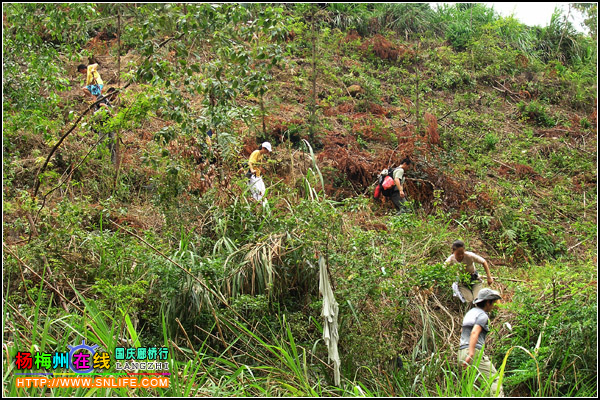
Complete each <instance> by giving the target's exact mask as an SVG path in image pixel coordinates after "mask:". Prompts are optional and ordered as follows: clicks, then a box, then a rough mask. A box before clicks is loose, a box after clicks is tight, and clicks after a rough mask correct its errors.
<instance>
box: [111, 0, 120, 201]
mask: <svg viewBox="0 0 600 400" xmlns="http://www.w3.org/2000/svg"><path fill="white" fill-rule="evenodd" d="M120 88H121V5H120V4H118V5H117V89H120ZM117 102H118V100H117V99H115V105H117ZM114 140H115V143H114V144H113V146H114V149H115V157H114V158H115V159H114V160H113V162H114V163H115V169H116V172H115V181H114V184H113V191H114V190H116V188H117V182H118V181H119V169H120V166H121V128H117V134H116V135H115V138H114ZM111 153H112V152H111ZM111 158H112V154H111Z"/></svg>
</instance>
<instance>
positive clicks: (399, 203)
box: [384, 188, 408, 212]
mask: <svg viewBox="0 0 600 400" xmlns="http://www.w3.org/2000/svg"><path fill="white" fill-rule="evenodd" d="M394 189H395V190H394V191H392V192H391V194H390V195H389V196H386V195H385V194H384V196H386V197H389V198H390V199H391V200H392V203H394V206H395V207H396V210H398V211H400V212H406V211H408V209H407V207H406V195H405V197H400V191H399V190H398V189H397V188H394Z"/></svg>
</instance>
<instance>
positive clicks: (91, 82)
mask: <svg viewBox="0 0 600 400" xmlns="http://www.w3.org/2000/svg"><path fill="white" fill-rule="evenodd" d="M77 71H78V72H79V73H81V74H83V75H85V86H84V87H83V88H82V89H83V92H84V93H85V95H86V96H87V97H92V98H96V100H97V99H98V96H100V95H101V94H102V88H103V87H104V82H103V81H102V78H101V77H100V74H99V73H98V64H90V65H88V66H87V67H86V66H85V64H79V66H78V67H77Z"/></svg>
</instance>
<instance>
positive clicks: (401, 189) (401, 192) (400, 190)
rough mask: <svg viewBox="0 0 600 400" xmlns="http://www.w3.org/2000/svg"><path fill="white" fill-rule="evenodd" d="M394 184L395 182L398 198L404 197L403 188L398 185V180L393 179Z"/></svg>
mask: <svg viewBox="0 0 600 400" xmlns="http://www.w3.org/2000/svg"><path fill="white" fill-rule="evenodd" d="M394 182H396V187H397V188H398V191H399V192H400V197H404V188H403V187H402V184H401V183H400V179H398V178H396V179H394Z"/></svg>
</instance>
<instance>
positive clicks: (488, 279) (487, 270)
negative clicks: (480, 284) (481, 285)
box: [483, 260, 494, 285]
mask: <svg viewBox="0 0 600 400" xmlns="http://www.w3.org/2000/svg"><path fill="white" fill-rule="evenodd" d="M483 268H484V269H485V273H486V274H487V283H488V285H491V284H492V283H494V278H492V274H491V272H490V267H489V265H488V263H487V261H485V260H484V261H483Z"/></svg>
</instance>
